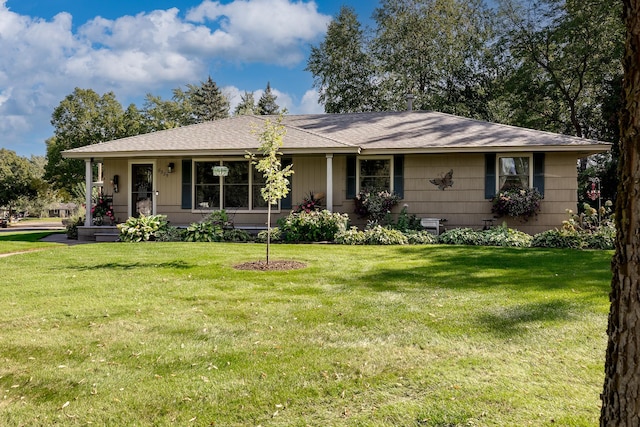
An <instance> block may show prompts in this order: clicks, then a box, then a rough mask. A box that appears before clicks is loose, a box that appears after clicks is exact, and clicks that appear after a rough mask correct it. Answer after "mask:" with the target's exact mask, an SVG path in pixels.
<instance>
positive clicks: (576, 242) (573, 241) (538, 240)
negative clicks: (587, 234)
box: [531, 230, 585, 249]
mask: <svg viewBox="0 0 640 427" xmlns="http://www.w3.org/2000/svg"><path fill="white" fill-rule="evenodd" d="M584 245H585V243H584V238H583V235H582V234H581V233H580V232H578V231H574V230H547V231H543V232H542V233H538V234H536V235H535V236H533V241H532V242H531V246H533V247H537V248H572V249H582V248H583V247H584Z"/></svg>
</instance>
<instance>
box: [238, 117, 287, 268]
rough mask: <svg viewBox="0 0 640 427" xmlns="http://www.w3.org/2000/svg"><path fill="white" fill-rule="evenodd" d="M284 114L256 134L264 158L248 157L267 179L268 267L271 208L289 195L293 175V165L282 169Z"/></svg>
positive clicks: (265, 185) (251, 155)
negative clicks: (281, 149) (290, 179)
mask: <svg viewBox="0 0 640 427" xmlns="http://www.w3.org/2000/svg"><path fill="white" fill-rule="evenodd" d="M282 119H283V116H282V114H281V115H280V116H279V117H278V119H277V120H276V122H275V123H272V122H271V120H269V119H267V120H266V121H265V123H264V127H263V129H262V131H260V132H258V131H255V133H256V134H257V136H258V140H259V141H260V147H259V148H258V151H259V152H260V153H261V154H262V158H260V159H259V160H256V158H255V156H254V155H253V154H249V155H248V156H249V157H250V158H251V159H252V160H253V162H252V163H253V164H254V165H255V167H256V170H257V171H258V172H261V173H262V176H263V177H264V179H265V183H264V187H262V188H261V189H260V193H261V194H262V198H263V199H264V201H265V202H267V265H269V253H270V250H271V206H272V205H277V204H278V202H279V201H280V200H281V199H282V198H284V197H286V196H287V194H289V180H288V179H287V178H288V177H289V176H291V175H292V174H293V169H292V167H293V165H288V166H285V167H284V168H283V167H282V161H281V157H282V153H281V152H280V148H282V140H283V138H284V136H285V134H286V129H285V127H284V126H283V125H282Z"/></svg>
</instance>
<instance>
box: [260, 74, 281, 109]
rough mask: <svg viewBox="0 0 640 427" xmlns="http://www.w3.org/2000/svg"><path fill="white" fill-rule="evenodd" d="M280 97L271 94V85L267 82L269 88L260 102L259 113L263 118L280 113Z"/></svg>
mask: <svg viewBox="0 0 640 427" xmlns="http://www.w3.org/2000/svg"><path fill="white" fill-rule="evenodd" d="M276 99H278V97H277V96H276V95H274V94H273V92H271V84H270V83H269V82H267V88H266V89H265V90H264V93H263V94H262V96H261V97H260V99H259V100H258V112H259V113H260V114H261V115H263V116H271V115H275V114H279V113H280V107H279V106H278V104H276Z"/></svg>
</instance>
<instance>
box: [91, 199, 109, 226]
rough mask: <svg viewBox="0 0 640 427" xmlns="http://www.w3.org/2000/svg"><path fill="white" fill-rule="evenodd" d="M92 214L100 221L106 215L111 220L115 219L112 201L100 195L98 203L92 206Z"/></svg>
mask: <svg viewBox="0 0 640 427" xmlns="http://www.w3.org/2000/svg"><path fill="white" fill-rule="evenodd" d="M91 216H92V217H93V218H94V219H97V220H98V221H101V220H102V219H103V218H104V217H107V218H109V220H110V221H111V222H113V221H115V214H114V213H113V206H112V205H111V201H110V200H107V199H105V198H103V197H100V198H99V199H98V203H96V204H95V206H93V207H92V208H91Z"/></svg>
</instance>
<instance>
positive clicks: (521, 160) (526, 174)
mask: <svg viewBox="0 0 640 427" xmlns="http://www.w3.org/2000/svg"><path fill="white" fill-rule="evenodd" d="M496 166H497V169H498V173H497V175H498V182H497V184H498V191H506V190H511V189H517V188H530V187H531V186H532V183H533V167H532V166H533V162H532V160H531V156H530V155H499V156H498V157H497V165H496Z"/></svg>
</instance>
